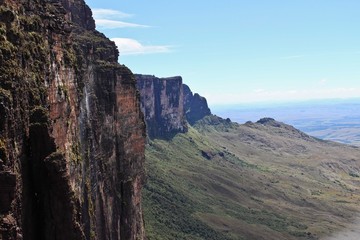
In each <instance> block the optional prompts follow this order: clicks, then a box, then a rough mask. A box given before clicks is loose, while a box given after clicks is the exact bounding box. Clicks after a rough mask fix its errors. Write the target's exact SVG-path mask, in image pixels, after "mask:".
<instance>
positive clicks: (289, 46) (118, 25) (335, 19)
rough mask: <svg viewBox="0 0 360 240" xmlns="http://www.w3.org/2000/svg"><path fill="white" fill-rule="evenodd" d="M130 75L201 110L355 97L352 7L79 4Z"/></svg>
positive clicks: (297, 2) (344, 2) (244, 1)
mask: <svg viewBox="0 0 360 240" xmlns="http://www.w3.org/2000/svg"><path fill="white" fill-rule="evenodd" d="M86 2H87V3H88V5H89V6H90V7H91V8H92V9H93V12H94V17H95V19H96V23H97V29H98V30H99V31H101V32H103V33H104V34H105V35H106V36H108V37H109V38H110V39H112V40H113V41H115V42H116V43H117V45H118V48H119V50H120V58H119V62H120V63H122V64H125V65H126V66H128V67H129V68H130V69H131V70H132V71H133V72H134V73H142V74H152V75H156V76H159V77H169V76H176V75H180V76H182V77H183V81H184V82H185V83H186V84H188V85H189V86H190V88H191V89H192V90H193V91H194V92H198V93H200V95H203V96H205V97H206V98H207V99H208V102H209V103H210V105H219V104H235V103H247V102H259V101H260V102H269V101H292V100H308V99H320V98H349V97H360V44H359V43H360V31H359V23H360V14H359V9H360V1H359V0H316V1H315V0H291V1H287V0H225V1H216V0H207V1H205V0H196V1H189V0H181V1H176V0H173V1H169V0H153V1H149V0H132V1H131V0H123V1H119V0H101V1H99V0H86Z"/></svg>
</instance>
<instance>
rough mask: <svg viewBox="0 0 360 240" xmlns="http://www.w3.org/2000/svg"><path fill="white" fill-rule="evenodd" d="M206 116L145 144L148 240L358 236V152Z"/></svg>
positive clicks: (262, 123)
mask: <svg viewBox="0 0 360 240" xmlns="http://www.w3.org/2000/svg"><path fill="white" fill-rule="evenodd" d="M165 81H166V80H165ZM138 84H139V83H138ZM150 85H151V84H150ZM178 85H179V84H178ZM150 89H151V88H150ZM162 89H166V88H165V87H163V88H162ZM164 91H165V92H166V90H163V93H162V94H163V96H164ZM140 92H142V90H141V89H140ZM167 96H170V95H167ZM142 97H143V96H142ZM192 111H194V112H196V107H193V108H192ZM199 112H201V111H200V109H199ZM145 113H146V111H145ZM206 113H207V114H205V116H204V117H203V118H202V119H199V120H197V121H195V122H194V123H193V124H192V125H190V124H188V122H189V120H187V121H185V124H186V131H179V132H178V133H176V134H173V135H172V137H171V138H166V139H164V138H158V137H157V138H152V139H150V140H149V143H148V145H147V147H146V169H147V175H148V179H147V183H146V185H145V187H144V190H143V203H144V217H145V226H146V234H147V237H148V239H207V240H208V239H216V240H218V239H220V240H221V239H266V240H268V239H324V238H326V237H331V236H338V235H336V234H337V232H338V231H343V230H345V231H346V230H349V231H353V230H356V229H357V226H356V225H354V224H356V222H357V221H356V220H357V217H358V216H359V214H360V206H359V205H358V202H359V200H360V193H359V190H360V184H359V183H360V161H359V159H360V150H359V148H357V147H352V146H346V145H342V144H338V143H334V142H330V141H324V140H320V139H318V138H315V137H311V136H309V135H307V134H305V133H304V132H302V131H300V130H298V129H296V128H294V127H293V126H290V125H287V124H284V123H282V122H278V121H276V120H274V119H272V118H263V119H260V120H259V121H257V122H250V121H248V122H246V123H245V124H238V123H234V122H232V121H231V120H230V119H226V120H225V119H222V118H220V117H217V116H215V115H211V114H210V111H209V112H206ZM154 117H155V118H156V116H154ZM162 117H165V118H166V116H165V115H163V116H162ZM146 118H147V116H146ZM148 129H149V128H148Z"/></svg>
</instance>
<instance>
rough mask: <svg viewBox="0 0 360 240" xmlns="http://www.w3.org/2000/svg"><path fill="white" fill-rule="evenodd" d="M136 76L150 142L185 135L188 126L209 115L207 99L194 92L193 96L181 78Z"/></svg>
mask: <svg viewBox="0 0 360 240" xmlns="http://www.w3.org/2000/svg"><path fill="white" fill-rule="evenodd" d="M135 77H136V79H137V87H138V89H139V91H140V96H141V108H142V111H143V112H144V115H145V120H146V126H147V133H148V136H149V137H150V139H154V138H163V139H170V138H172V137H173V136H174V135H175V134H177V133H184V132H186V131H187V129H188V126H187V124H188V123H190V124H194V123H195V122H196V121H198V120H200V119H202V118H203V117H205V116H207V115H210V114H211V112H210V109H209V108H208V105H207V101H206V99H205V98H204V97H201V96H200V95H199V94H197V93H195V94H194V95H193V93H192V92H191V90H190V88H189V87H188V86H187V85H185V84H183V83H182V78H181V77H169V78H158V77H155V76H153V75H141V74H135Z"/></svg>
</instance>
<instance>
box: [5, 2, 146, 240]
mask: <svg viewBox="0 0 360 240" xmlns="http://www.w3.org/2000/svg"><path fill="white" fill-rule="evenodd" d="M117 60H118V50H117V48H116V46H115V44H114V43H113V42H111V41H110V40H108V39H107V38H106V37H105V36H104V35H103V34H101V33H99V32H97V31H96V30H95V22H94V20H93V18H92V13H91V10H90V9H89V7H88V6H87V5H86V4H85V2H84V1H83V0H52V1H49V0H34V1H27V0H19V1H12V0H0V73H1V74H0V116H1V118H0V183H1V184H0V239H144V228H143V217H142V209H141V192H140V191H141V188H142V185H143V179H144V173H143V162H144V145H145V123H144V120H143V115H142V113H141V111H140V101H139V94H138V91H137V90H136V80H135V78H134V75H133V74H132V73H131V71H130V70H128V69H127V68H126V67H124V66H122V65H119V64H118V63H117Z"/></svg>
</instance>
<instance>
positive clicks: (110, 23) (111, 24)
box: [95, 19, 149, 29]
mask: <svg viewBox="0 0 360 240" xmlns="http://www.w3.org/2000/svg"><path fill="white" fill-rule="evenodd" d="M95 22H96V26H97V27H98V28H102V29H114V28H127V27H132V28H146V27H149V26H146V25H140V24H136V23H129V22H123V21H117V20H109V19H95Z"/></svg>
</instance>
